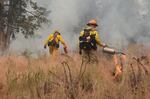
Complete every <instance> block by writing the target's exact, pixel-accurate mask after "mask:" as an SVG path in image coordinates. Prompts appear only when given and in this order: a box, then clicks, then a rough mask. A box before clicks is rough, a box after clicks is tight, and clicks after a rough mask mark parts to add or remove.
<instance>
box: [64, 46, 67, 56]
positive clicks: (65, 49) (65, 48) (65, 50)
mask: <svg viewBox="0 0 150 99" xmlns="http://www.w3.org/2000/svg"><path fill="white" fill-rule="evenodd" d="M64 52H65V53H66V54H67V53H68V50H67V47H66V46H65V47H64Z"/></svg>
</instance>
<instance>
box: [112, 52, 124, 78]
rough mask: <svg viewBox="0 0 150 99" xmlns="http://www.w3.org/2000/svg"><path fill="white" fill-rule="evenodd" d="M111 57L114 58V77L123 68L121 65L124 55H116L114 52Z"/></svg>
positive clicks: (120, 72)
mask: <svg viewBox="0 0 150 99" xmlns="http://www.w3.org/2000/svg"><path fill="white" fill-rule="evenodd" d="M113 59H114V65H115V78H116V77H117V76H118V75H120V74H122V69H123V66H122V65H125V62H126V55H121V56H117V54H115V55H114V57H113ZM119 59H121V60H119ZM120 63H123V64H120Z"/></svg>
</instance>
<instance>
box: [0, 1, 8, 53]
mask: <svg viewBox="0 0 150 99" xmlns="http://www.w3.org/2000/svg"><path fill="white" fill-rule="evenodd" d="M3 2H4V1H3V0H1V1H0V52H3V51H5V49H7V48H8V46H9V43H8V42H9V39H10V38H9V36H8V33H7V32H8V28H6V27H8V26H6V25H5V23H6V17H5V16H4V5H3V4H4V3H3Z"/></svg>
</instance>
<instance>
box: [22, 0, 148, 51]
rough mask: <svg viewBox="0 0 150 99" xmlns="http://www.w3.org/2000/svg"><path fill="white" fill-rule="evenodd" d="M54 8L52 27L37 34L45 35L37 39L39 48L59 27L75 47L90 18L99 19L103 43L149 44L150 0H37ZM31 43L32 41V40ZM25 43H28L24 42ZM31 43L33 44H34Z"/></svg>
mask: <svg viewBox="0 0 150 99" xmlns="http://www.w3.org/2000/svg"><path fill="white" fill-rule="evenodd" d="M37 2H38V4H40V5H41V6H44V7H46V8H47V9H48V10H51V13H50V15H49V19H50V20H51V25H50V26H44V28H41V29H40V30H39V31H37V33H39V34H40V35H41V36H42V37H41V38H37V39H36V40H35V42H34V46H36V49H38V50H41V49H43V41H44V39H46V37H47V36H48V35H49V34H50V33H52V32H53V31H54V30H55V29H58V30H60V32H61V34H62V36H63V37H64V39H65V41H66V42H67V44H68V46H69V48H70V49H75V48H76V47H77V43H78V36H79V33H80V31H81V30H82V29H83V28H84V27H85V25H86V23H87V22H88V21H89V20H90V19H93V18H94V19H96V20H97V21H98V24H99V27H98V31H99V33H100V38H101V40H102V42H104V43H106V44H108V45H110V46H114V47H116V48H120V49H121V48H124V47H126V46H127V45H128V44H130V43H133V42H136V43H140V44H145V45H149V42H150V1H149V0H37ZM28 44H29V42H28ZM23 45H24V44H23ZM30 46H33V45H32V44H31V43H30Z"/></svg>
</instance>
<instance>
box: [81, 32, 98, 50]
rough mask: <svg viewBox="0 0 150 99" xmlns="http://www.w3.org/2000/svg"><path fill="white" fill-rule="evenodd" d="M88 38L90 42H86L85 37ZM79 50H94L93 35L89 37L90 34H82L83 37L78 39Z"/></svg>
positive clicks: (94, 40)
mask: <svg viewBox="0 0 150 99" xmlns="http://www.w3.org/2000/svg"><path fill="white" fill-rule="evenodd" d="M88 36H90V40H87V37H88ZM79 41H80V43H79V48H80V49H81V50H82V49H83V50H92V49H94V50H96V49H97V46H96V39H95V35H90V33H86V32H84V34H83V36H82V37H81V36H80V37H79Z"/></svg>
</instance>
